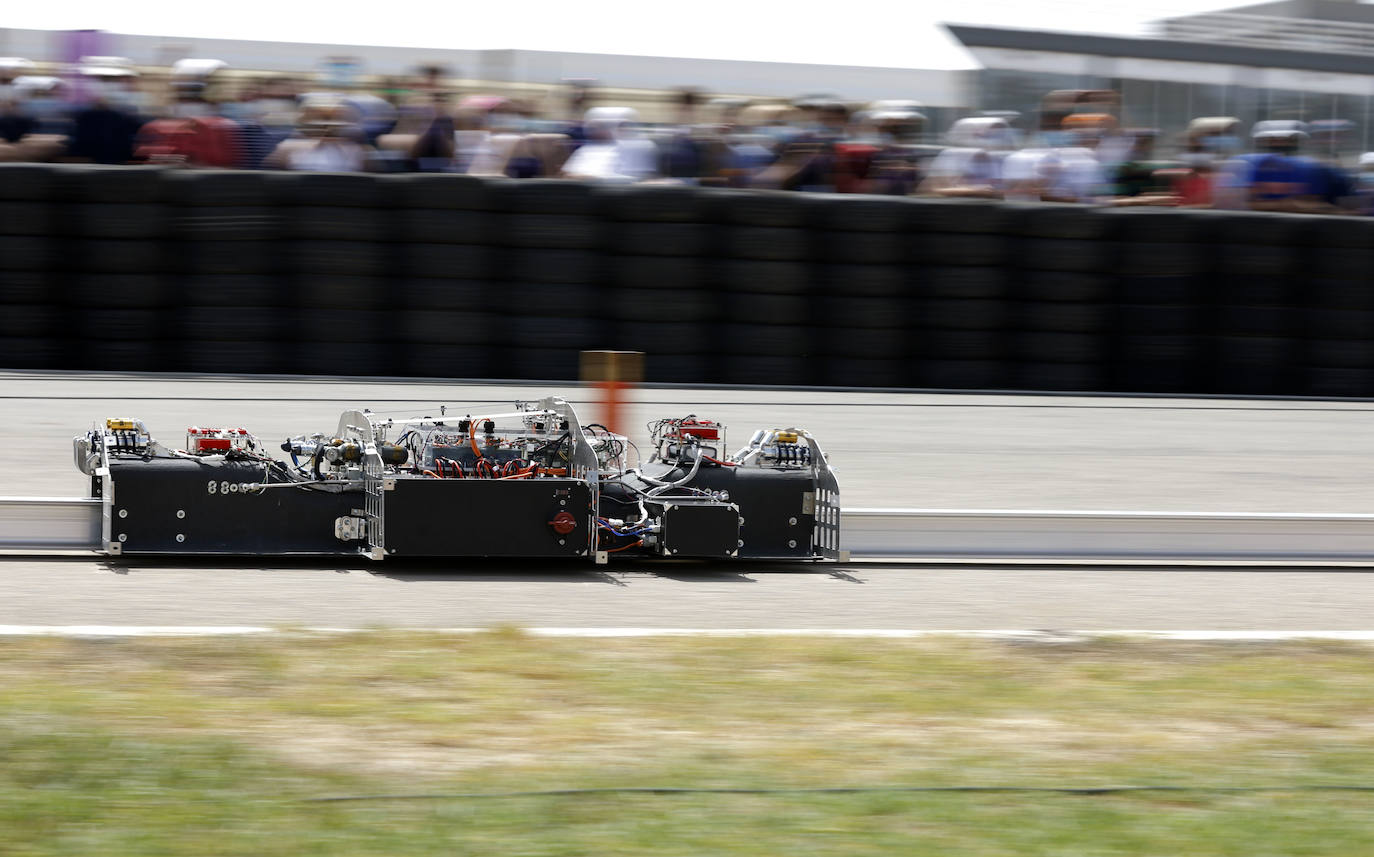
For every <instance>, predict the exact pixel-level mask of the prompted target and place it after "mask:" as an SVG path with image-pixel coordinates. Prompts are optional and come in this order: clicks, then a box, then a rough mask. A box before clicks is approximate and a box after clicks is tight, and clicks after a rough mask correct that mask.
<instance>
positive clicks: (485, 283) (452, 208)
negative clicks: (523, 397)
mask: <svg viewBox="0 0 1374 857" xmlns="http://www.w3.org/2000/svg"><path fill="white" fill-rule="evenodd" d="M394 181H395V183H396V197H395V198H396V201H397V205H398V208H397V210H396V212H395V218H396V227H397V230H398V231H397V232H396V233H395V237H396V239H397V242H398V243H397V244H396V254H397V272H398V274H399V277H398V282H397V284H396V285H397V289H396V292H397V294H396V296H395V298H394V303H395V307H394V309H395V311H394V312H391V313H388V317H389V318H390V319H391V323H392V325H393V329H394V331H395V335H396V337H397V339H398V340H399V345H398V347H397V352H398V354H399V355H400V358H401V367H400V370H401V371H400V374H403V375H411V376H418V377H436V376H437V377H447V378H482V377H510V376H509V375H508V374H507V375H502V374H501V360H500V355H501V351H500V349H501V348H502V347H503V343H504V342H505V341H506V332H505V331H504V330H503V329H502V327H501V323H502V320H503V314H502V309H503V306H504V305H505V296H504V292H503V288H502V286H501V285H500V284H498V283H497V282H496V281H495V280H494V274H495V271H496V268H497V255H498V254H497V250H496V247H495V246H494V241H495V238H496V234H497V231H498V230H497V228H496V214H495V213H494V209H495V205H496V195H495V193H494V187H493V183H492V182H489V181H485V180H483V179H478V178H474V177H472V176H460V175H444V174H433V175H413V176H400V177H397V178H395V179H394Z"/></svg>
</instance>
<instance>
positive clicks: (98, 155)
mask: <svg viewBox="0 0 1374 857" xmlns="http://www.w3.org/2000/svg"><path fill="white" fill-rule="evenodd" d="M80 70H81V74H82V77H83V79H85V80H87V81H89V82H90V83H92V84H93V85H92V87H91V92H92V98H91V101H90V103H88V104H86V105H84V106H82V107H80V108H78V109H77V110H76V112H75V113H73V114H72V134H71V139H70V141H69V142H68V146H67V152H66V155H65V156H64V158H63V160H67V161H72V162H77V163H92V164H127V163H129V162H130V161H131V160H133V157H134V139H135V137H136V136H137V135H138V129H139V128H140V127H141V126H142V125H143V122H144V118H143V117H141V116H140V115H139V114H138V113H137V111H136V109H134V105H135V104H136V103H137V102H136V99H135V98H133V97H132V96H133V95H135V94H136V93H134V91H133V89H132V87H131V84H132V82H133V81H134V80H136V79H137V76H138V75H137V73H136V72H135V71H134V68H133V64H132V63H131V62H129V60H127V59H124V58H123V57H83V58H82V59H81V65H80Z"/></svg>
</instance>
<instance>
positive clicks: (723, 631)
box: [0, 625, 1374, 643]
mask: <svg viewBox="0 0 1374 857" xmlns="http://www.w3.org/2000/svg"><path fill="white" fill-rule="evenodd" d="M504 627H506V626H498V627H491V628H390V629H385V628H330V627H303V628H272V627H267V626H263V625H0V636H10V637H15V636H56V637H213V636H234V635H246V634H274V633H275V634H297V633H316V634H361V633H368V632H376V631H387V630H390V631H400V632H417V633H431V634H482V633H491V632H495V631H501V630H504ZM510 627H511V628H512V629H513V630H517V631H518V632H519V633H524V634H529V635H530V636H535V637H599V638H605V637H857V638H867V639H894V640H905V639H919V638H922V637H975V638H982V639H992V640H1041V641H1057V642H1059V641H1071V640H1082V639H1100V638H1103V637H1129V638H1136V639H1156V640H1191V641H1239V642H1275V641H1284V640H1332V641H1343V642H1356V643H1374V631H1317V630H1311V631H1277V630H1245V631H1231V630H1177V631H1147V630H1134V629H1123V630H1113V629H1106V630H1101V629H1099V630H1091V631H1082V630H1063V631H1056V630H1032V629H1006V628H1004V629H993V630H917V629H895V628H893V629H882V628H872V629H870V628H520V627H518V626H510Z"/></svg>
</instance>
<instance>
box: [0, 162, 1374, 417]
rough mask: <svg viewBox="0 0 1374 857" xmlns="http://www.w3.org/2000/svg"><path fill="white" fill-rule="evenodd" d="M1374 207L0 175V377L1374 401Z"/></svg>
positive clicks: (406, 179)
mask: <svg viewBox="0 0 1374 857" xmlns="http://www.w3.org/2000/svg"><path fill="white" fill-rule="evenodd" d="M1372 282H1374V221H1371V220H1368V219H1363V218H1345V217H1305V216H1292V215H1280V214H1266V213H1249V212H1224V211H1216V212H1196V211H1161V210H1147V209H1130V210H1109V209H1097V208H1088V207H1080V206H1062V205H1004V204H998V203H991V202H981V201H959V200H925V199H920V200H918V199H892V198H885V197H866V196H843V195H833V194H826V195H812V194H787V193H775V192H767V191H757V192H754V191H723V190H706V189H700V188H692V187H677V186H664V185H641V186H627V187H604V186H593V185H585V184H578V183H572V182H557V181H518V182H517V181H509V180H505V179H496V180H492V179H482V178H476V177H470V176H457V175H415V176H371V175H352V174H324V173H318V174H317V173H297V174H283V173H258V172H216V171H181V170H161V169H157V168H147V167H96V166H74V165H73V166H42V165H5V166H0V367H3V368H16V369H26V368H27V369H49V368H58V369H107V370H147V371H185V372H214V373H236V374H237V373H254V374H258V373H284V374H309V375H329V376H367V375H374V376H375V375H403V376H412V377H466V378H484V377H485V378H524V379H539V380H559V381H562V380H571V379H574V378H576V377H578V372H579V367H578V362H579V360H578V358H579V353H580V352H581V351H584V350H589V349H605V348H613V349H628V350H636V351H643V352H645V353H646V355H647V360H646V367H645V368H646V379H647V380H649V381H659V382H678V383H727V384H728V383H734V384H759V385H784V386H791V385H833V386H845V387H927V388H938V389H1026V390H1055V391H1093V390H1101V391H1106V390H1111V391H1121V392H1149V393H1166V394H1167V393H1182V394H1187V393H1223V394H1275V395H1316V396H1374V289H1371V288H1370V284H1371V283H1372Z"/></svg>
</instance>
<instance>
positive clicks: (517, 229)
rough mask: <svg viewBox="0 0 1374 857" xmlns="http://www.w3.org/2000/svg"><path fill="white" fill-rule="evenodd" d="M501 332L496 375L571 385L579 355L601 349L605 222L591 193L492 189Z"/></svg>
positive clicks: (542, 183) (606, 329)
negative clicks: (567, 381)
mask: <svg viewBox="0 0 1374 857" xmlns="http://www.w3.org/2000/svg"><path fill="white" fill-rule="evenodd" d="M493 190H494V191H495V204H496V208H497V209H498V212H499V213H498V214H497V216H496V217H495V218H494V219H493V224H494V226H495V228H496V234H495V239H496V242H497V244H498V247H499V253H498V256H497V262H498V268H499V270H498V272H497V273H498V276H499V277H500V279H501V285H500V296H499V297H498V298H497V299H496V300H494V301H491V302H490V303H491V304H492V305H493V307H494V309H495V310H496V312H498V313H499V314H500V316H501V321H502V324H501V329H502V330H504V331H505V339H504V340H503V342H502V349H501V352H500V356H499V359H500V364H499V366H498V372H497V374H498V375H501V374H504V375H505V376H506V377H516V378H534V379H541V380H544V379H547V380H564V381H566V380H574V379H576V378H577V377H578V358H579V355H580V354H581V352H582V351H586V350H592V349H604V348H607V347H608V345H607V343H608V342H609V341H610V337H611V335H612V329H613V326H614V322H613V321H612V313H613V312H614V309H615V307H614V305H613V303H612V301H611V300H610V299H609V298H610V292H611V290H610V283H609V277H608V274H607V270H606V261H607V259H606V256H605V254H604V253H603V252H602V241H603V235H604V227H605V222H604V221H603V220H602V219H601V218H600V217H599V216H598V211H597V208H598V200H597V198H596V195H595V192H594V189H593V187H592V186H590V185H587V184H582V183H578V182H566V181H554V180H544V179H540V180H526V181H511V182H501V183H499V184H496V185H494V186H493Z"/></svg>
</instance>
